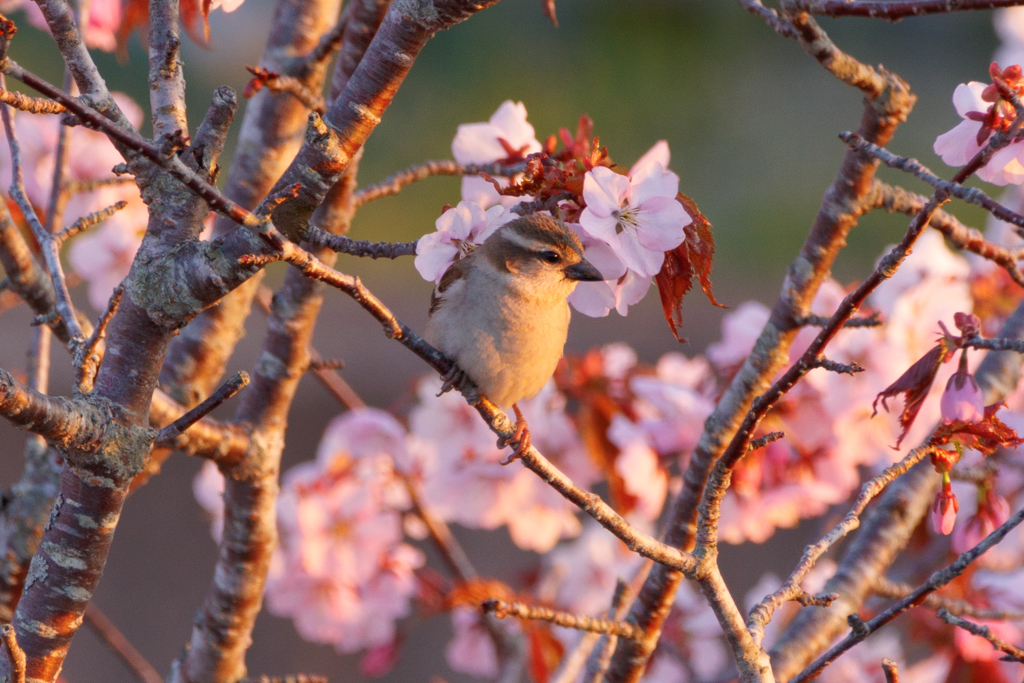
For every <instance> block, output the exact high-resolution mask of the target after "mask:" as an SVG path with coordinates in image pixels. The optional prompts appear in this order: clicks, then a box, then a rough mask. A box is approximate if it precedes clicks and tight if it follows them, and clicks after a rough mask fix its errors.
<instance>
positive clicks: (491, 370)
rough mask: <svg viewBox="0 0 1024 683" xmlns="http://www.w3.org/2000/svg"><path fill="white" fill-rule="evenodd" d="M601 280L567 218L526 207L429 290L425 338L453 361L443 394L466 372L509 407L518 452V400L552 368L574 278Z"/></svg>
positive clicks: (521, 425) (523, 430) (524, 431)
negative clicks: (512, 412)
mask: <svg viewBox="0 0 1024 683" xmlns="http://www.w3.org/2000/svg"><path fill="white" fill-rule="evenodd" d="M603 279H604V277H603V276H602V275H601V273H600V271H598V270H597V268H595V267H594V266H593V265H591V264H590V262H588V261H587V260H585V259H584V258H583V245H582V244H581V243H580V240H579V238H578V237H577V236H576V234H575V233H574V232H573V231H572V230H571V229H569V228H568V227H567V226H566V225H565V223H562V222H561V221H559V220H556V219H554V218H552V217H550V216H546V215H536V214H531V215H527V216H524V217H522V218H518V219H516V220H514V221H511V222H510V223H506V224H505V225H503V226H502V227H500V228H499V229H498V230H496V231H495V232H494V234H492V235H491V236H490V237H488V238H487V240H486V241H485V242H484V243H483V244H482V245H480V246H479V247H476V248H475V249H473V250H472V251H471V252H470V253H469V254H468V255H467V256H465V257H464V258H462V259H460V260H458V261H455V262H454V263H453V264H452V265H451V266H449V267H448V270H447V271H445V274H444V276H443V277H442V278H441V281H440V282H439V283H438V284H437V286H436V287H434V293H433V295H432V296H431V297H430V317H429V319H428V320H427V328H426V335H425V337H426V340H427V341H428V342H429V343H430V344H432V345H433V346H434V347H436V348H437V349H439V350H440V351H442V352H443V353H444V354H445V355H447V356H448V357H449V358H451V359H452V360H454V361H455V363H456V365H457V367H456V368H453V371H452V372H450V373H448V375H446V376H445V377H444V380H445V384H444V387H443V388H442V393H443V392H444V391H447V390H449V389H451V388H453V387H457V386H460V384H461V382H462V381H463V380H464V378H466V377H468V379H469V380H471V381H472V382H473V383H474V384H475V385H476V386H477V387H478V388H479V389H480V391H481V392H482V393H483V394H484V395H485V396H486V397H487V398H489V399H490V400H491V401H493V402H494V403H495V404H497V405H498V406H501V407H503V408H507V407H508V406H512V408H513V409H514V410H515V414H516V418H517V419H516V432H515V434H514V435H513V437H512V438H511V439H509V440H508V442H507V443H508V444H511V445H512V446H513V447H514V449H515V455H519V454H521V453H522V452H523V451H525V450H526V449H527V448H529V445H530V433H529V429H528V427H527V425H526V421H525V420H524V419H523V415H522V413H521V412H520V411H519V407H518V406H517V405H516V402H517V401H520V400H522V399H526V398H530V397H532V396H535V395H536V394H537V392H539V391H540V390H541V388H543V386H544V385H545V384H546V383H547V381H548V379H550V378H551V375H552V374H554V372H555V366H556V365H557V364H558V360H559V358H561V357H562V349H563V347H564V346H565V339H566V336H567V335H568V332H569V304H568V303H567V302H566V298H567V297H568V296H569V295H570V294H571V293H572V291H573V290H574V289H575V288H576V283H577V282H581V281H582V282H591V281H599V280H603ZM501 445H505V444H504V443H503V444H501Z"/></svg>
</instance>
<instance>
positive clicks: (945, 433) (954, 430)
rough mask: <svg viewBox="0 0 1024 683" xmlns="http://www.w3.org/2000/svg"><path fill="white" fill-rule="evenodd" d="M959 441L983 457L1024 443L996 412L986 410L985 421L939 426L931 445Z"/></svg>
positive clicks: (933, 435) (959, 422)
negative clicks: (1001, 447) (1000, 447)
mask: <svg viewBox="0 0 1024 683" xmlns="http://www.w3.org/2000/svg"><path fill="white" fill-rule="evenodd" d="M952 441H957V442H959V443H960V444H962V445H963V446H964V447H965V448H973V449H974V450H976V451H978V452H980V453H981V454H982V455H991V454H992V453H995V450H996V449H997V448H998V447H999V446H1004V447H1006V448H1016V447H1017V446H1019V445H1020V444H1022V443H1024V439H1021V438H1020V437H1019V436H1017V432H1016V431H1014V429H1013V428H1012V427H1010V426H1009V425H1007V424H1006V423H1005V422H1003V421H1002V420H1000V419H999V418H998V417H996V416H995V414H994V412H993V413H989V411H988V409H986V410H985V419H984V420H982V421H981V422H961V421H960V420H953V421H952V422H949V423H946V424H942V425H939V426H938V428H936V430H935V431H934V432H933V433H932V438H931V440H930V441H929V443H930V444H931V445H933V446H944V445H946V444H947V443H950V442H952Z"/></svg>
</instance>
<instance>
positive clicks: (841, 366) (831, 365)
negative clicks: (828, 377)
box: [810, 325, 864, 375]
mask: <svg viewBox="0 0 1024 683" xmlns="http://www.w3.org/2000/svg"><path fill="white" fill-rule="evenodd" d="M843 327H846V325H843ZM810 366H811V367H812V368H824V369H825V370H828V371H829V372H835V373H837V374H840V375H856V374H857V373H858V372H864V368H862V367H861V366H860V365H858V364H857V363H840V362H838V361H834V360H829V359H828V358H815V359H814V360H812V361H811V363H810Z"/></svg>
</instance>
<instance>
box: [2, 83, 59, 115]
mask: <svg viewBox="0 0 1024 683" xmlns="http://www.w3.org/2000/svg"><path fill="white" fill-rule="evenodd" d="M0 102H3V103H4V104H6V105H9V106H11V107H14V108H15V109H20V110H21V111H25V112H28V113H30V114H63V113H64V112H66V111H67V109H66V108H65V107H64V105H63V104H61V103H60V102H54V101H53V100H48V99H46V98H45V97H29V96H28V95H24V94H22V93H20V92H15V91H14V90H4V89H0Z"/></svg>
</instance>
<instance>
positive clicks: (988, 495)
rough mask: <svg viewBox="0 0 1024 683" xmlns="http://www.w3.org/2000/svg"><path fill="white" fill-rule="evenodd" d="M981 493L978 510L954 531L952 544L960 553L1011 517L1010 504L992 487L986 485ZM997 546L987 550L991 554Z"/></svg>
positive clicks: (979, 541) (974, 544)
mask: <svg viewBox="0 0 1024 683" xmlns="http://www.w3.org/2000/svg"><path fill="white" fill-rule="evenodd" d="M984 488H985V491H984V493H980V494H979V498H980V500H979V501H978V511H977V512H976V513H975V514H973V515H970V516H969V517H968V518H967V520H966V521H965V522H964V523H963V524H961V525H960V526H958V527H957V528H956V529H955V530H954V531H953V539H952V546H953V550H954V551H956V552H958V553H965V552H967V551H968V550H970V549H971V548H973V547H974V546H976V545H978V544H979V543H981V542H982V541H983V540H984V539H985V537H986V536H988V535H989V534H991V533H992V532H993V531H995V530H996V529H997V528H998V527H1000V526H1002V525H1003V524H1005V523H1006V520H1008V519H1009V518H1010V504H1009V503H1008V502H1007V500H1006V499H1005V498H1003V497H1002V496H1000V495H999V494H997V493H995V492H994V491H993V490H992V488H991V487H984ZM993 550H995V548H991V549H989V550H988V551H986V553H985V555H989V554H990V553H992V551H993Z"/></svg>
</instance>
